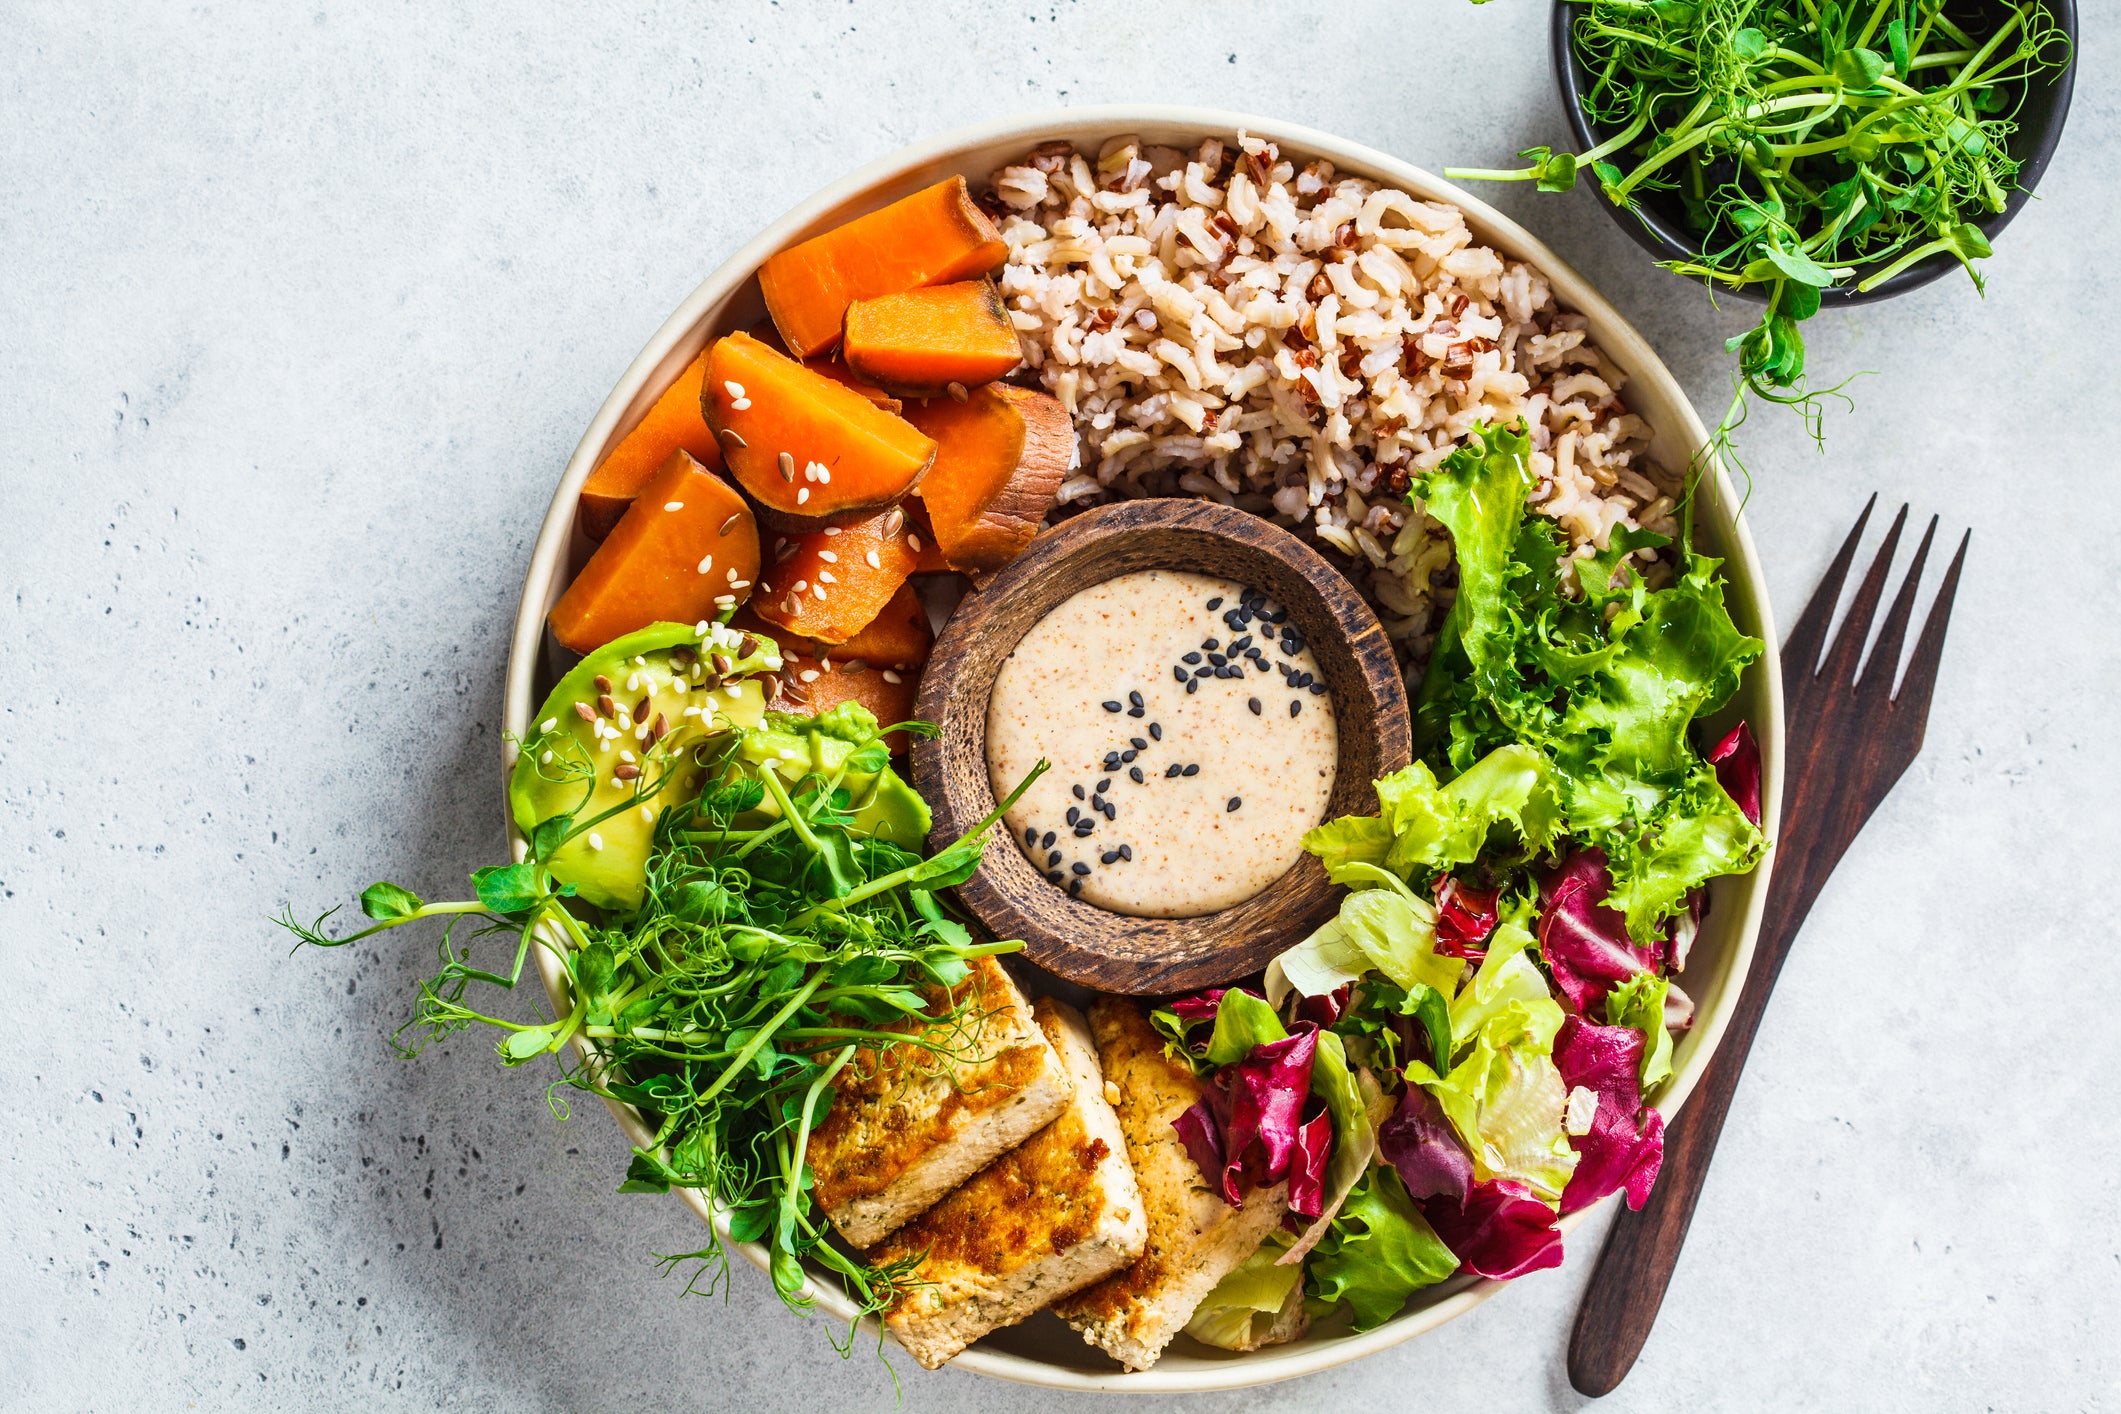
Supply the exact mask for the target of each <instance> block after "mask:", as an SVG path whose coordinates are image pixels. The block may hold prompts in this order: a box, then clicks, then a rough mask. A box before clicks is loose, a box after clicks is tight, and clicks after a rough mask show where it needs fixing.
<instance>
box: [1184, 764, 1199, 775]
mask: <svg viewBox="0 0 2121 1414" xmlns="http://www.w3.org/2000/svg"><path fill="white" fill-rule="evenodd" d="M1179 774H1180V775H1181V776H1197V775H1199V774H1200V765H1199V763H1197V762H1196V763H1195V764H1193V765H1191V766H1188V767H1186V769H1185V770H1183V771H1180V772H1179Z"/></svg>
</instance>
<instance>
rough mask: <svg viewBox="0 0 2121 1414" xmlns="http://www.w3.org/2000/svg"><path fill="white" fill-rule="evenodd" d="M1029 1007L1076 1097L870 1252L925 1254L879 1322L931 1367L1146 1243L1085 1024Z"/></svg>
mask: <svg viewBox="0 0 2121 1414" xmlns="http://www.w3.org/2000/svg"><path fill="white" fill-rule="evenodd" d="M1032 1010H1033V1013H1034V1014H1035V1015H1036V1016H1037V1018H1038V1024H1039V1027H1040V1029H1042V1030H1043V1031H1044V1032H1045V1034H1046V1039H1047V1040H1049V1041H1050V1042H1052V1043H1053V1047H1054V1049H1055V1050H1057V1051H1059V1052H1060V1057H1061V1063H1062V1064H1063V1065H1065V1066H1066V1067H1067V1069H1068V1073H1069V1075H1070V1077H1071V1078H1072V1079H1073V1080H1074V1082H1075V1098H1074V1099H1073V1100H1071V1101H1070V1102H1069V1104H1068V1107H1067V1108H1066V1109H1065V1110H1062V1111H1061V1113H1060V1118H1058V1119H1056V1120H1054V1121H1053V1122H1052V1123H1051V1124H1049V1125H1047V1126H1046V1127H1045V1128H1044V1129H1041V1130H1040V1131H1039V1132H1038V1133H1036V1134H1034V1135H1032V1136H1031V1137H1030V1138H1029V1139H1027V1140H1025V1141H1024V1142H1023V1144H1022V1145H1020V1146H1019V1147H1018V1148H1016V1149H1015V1150H1014V1151H1012V1152H1010V1153H1007V1154H1004V1155H1003V1156H1002V1157H1001V1158H999V1159H996V1160H995V1161H994V1162H993V1163H991V1164H989V1165H987V1167H986V1168H984V1169H982V1170H980V1171H979V1173H977V1174H975V1175H974V1176H973V1177H972V1178H970V1179H969V1180H967V1181H966V1183H965V1185H964V1186H963V1187H961V1188H959V1189H958V1190H957V1191H956V1192H954V1193H952V1194H951V1195H950V1196H949V1197H947V1198H944V1199H943V1200H942V1201H941V1202H939V1203H937V1204H936V1205H935V1206H934V1207H932V1208H930V1209H929V1210H928V1211H927V1212H925V1213H923V1214H921V1215H920V1216H919V1217H917V1218H915V1219H914V1220H913V1221H912V1222H910V1223H907V1224H906V1225H905V1226H904V1227H902V1228H900V1229H899V1230H898V1231H897V1232H895V1233H893V1234H892V1235H891V1237H890V1239H889V1240H888V1241H887V1242H885V1243H884V1244H883V1245H882V1246H880V1247H877V1248H874V1249H872V1250H871V1251H870V1253H869V1260H870V1261H871V1262H874V1263H876V1264H878V1265H882V1264H883V1263H886V1262H894V1261H899V1260H902V1259H904V1258H907V1257H914V1256H919V1255H920V1254H921V1253H923V1252H925V1253H926V1254H927V1255H926V1256H925V1257H922V1258H921V1262H920V1265H919V1267H918V1268H916V1269H915V1271H914V1272H913V1275H912V1280H913V1281H914V1282H917V1283H920V1285H917V1286H914V1287H912V1288H911V1289H910V1290H909V1291H908V1292H907V1293H906V1295H905V1296H904V1297H902V1298H901V1299H900V1301H899V1303H898V1305H897V1306H896V1307H894V1308H893V1309H892V1310H891V1311H890V1312H889V1313H888V1314H887V1315H886V1316H885V1317H884V1324H885V1325H886V1326H888V1327H889V1328H890V1330H891V1333H892V1334H893V1335H894V1336H897V1337H898V1341H899V1344H901V1345H903V1346H905V1347H906V1349H907V1350H909V1351H911V1352H912V1354H913V1358H914V1359H916V1360H918V1361H920V1363H921V1364H922V1365H923V1366H925V1367H927V1368H928V1369H930V1370H933V1369H935V1368H936V1367H937V1366H938V1365H941V1364H942V1363H943V1362H944V1361H946V1360H948V1359H950V1358H951V1357H952V1356H954V1355H956V1354H957V1353H958V1352H959V1351H960V1350H963V1349H964V1348H965V1347H966V1346H968V1345H970V1344H971V1343H972V1342H973V1341H975V1340H978V1339H979V1338H980V1337H981V1336H983V1335H985V1334H986V1333H987V1332H989V1331H991V1330H996V1329H998V1328H1000V1327H1002V1326H1008V1325H1014V1324H1016V1323H1017V1322H1018V1321H1021V1320H1022V1319H1024V1317H1026V1316H1029V1315H1031V1314H1032V1313H1033V1312H1035V1311H1038V1310H1040V1309H1042V1308H1043V1307H1045V1306H1047V1305H1049V1304H1050V1303H1052V1302H1053V1301H1055V1300H1057V1299H1058V1298H1060V1297H1063V1296H1066V1295H1068V1294H1069V1293H1070V1292H1074V1291H1079V1290H1081V1289H1082V1288H1083V1287H1085V1286H1088V1285H1089V1284H1090V1283H1091V1282H1094V1281H1097V1280H1099V1279H1100V1278H1102V1277H1108V1276H1110V1275H1112V1273H1114V1272H1116V1271H1118V1270H1119V1269H1120V1268H1122V1267H1124V1266H1126V1265H1127V1264H1128V1263H1129V1262H1131V1261H1133V1260H1134V1259H1135V1258H1136V1257H1139V1256H1140V1255H1141V1253H1142V1248H1143V1246H1144V1245H1145V1244H1146V1242H1147V1241H1148V1231H1149V1230H1148V1222H1147V1219H1146V1218H1145V1217H1144V1215H1143V1212H1142V1201H1141V1193H1140V1191H1139V1190H1138V1189H1137V1188H1136V1187H1135V1183H1134V1167H1133V1165H1132V1164H1131V1163H1129V1162H1128V1160H1127V1141H1126V1139H1125V1137H1124V1136H1123V1135H1122V1134H1121V1133H1120V1127H1119V1117H1118V1116H1117V1115H1115V1114H1113V1112H1112V1106H1111V1105H1109V1104H1107V1103H1106V1102H1105V1095H1104V1078H1103V1075H1102V1074H1101V1072H1100V1070H1099V1068H1098V1058H1097V1046H1096V1043H1095V1042H1093V1041H1092V1040H1091V1038H1090V1027H1089V1024H1088V1023H1087V1022H1085V1021H1084V1020H1083V1017H1082V1013H1080V1012H1078V1011H1076V1010H1075V1008H1073V1007H1071V1006H1069V1005H1067V1004H1066V1003H1065V1002H1057V1001H1053V1000H1051V999H1041V1000H1040V1001H1039V1002H1038V1003H1036V1005H1035V1006H1034V1007H1033V1008H1032Z"/></svg>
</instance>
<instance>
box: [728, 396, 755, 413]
mask: <svg viewBox="0 0 2121 1414" xmlns="http://www.w3.org/2000/svg"><path fill="white" fill-rule="evenodd" d="M750 406H751V399H749V398H738V399H737V400H736V401H735V402H732V403H731V404H730V405H729V407H730V410H731V411H732V412H743V411H744V410H745V409H746V408H749V407H750Z"/></svg>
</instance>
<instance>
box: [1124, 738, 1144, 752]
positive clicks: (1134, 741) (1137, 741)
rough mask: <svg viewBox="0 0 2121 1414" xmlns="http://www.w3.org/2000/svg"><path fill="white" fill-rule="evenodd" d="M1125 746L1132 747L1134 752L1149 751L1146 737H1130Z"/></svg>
mask: <svg viewBox="0 0 2121 1414" xmlns="http://www.w3.org/2000/svg"><path fill="white" fill-rule="evenodd" d="M1127 745H1129V746H1131V747H1133V748H1134V749H1135V750H1136V751H1147V750H1148V749H1149V741H1148V738H1146V737H1139V736H1130V737H1128V738H1127Z"/></svg>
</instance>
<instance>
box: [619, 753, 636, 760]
mask: <svg viewBox="0 0 2121 1414" xmlns="http://www.w3.org/2000/svg"><path fill="white" fill-rule="evenodd" d="M619 759H620V760H621V761H632V760H635V759H636V758H635V756H634V754H633V753H632V752H631V751H621V752H620V753H619Z"/></svg>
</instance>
